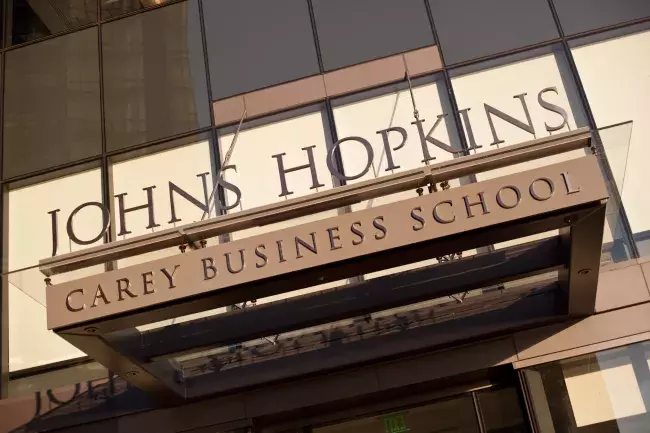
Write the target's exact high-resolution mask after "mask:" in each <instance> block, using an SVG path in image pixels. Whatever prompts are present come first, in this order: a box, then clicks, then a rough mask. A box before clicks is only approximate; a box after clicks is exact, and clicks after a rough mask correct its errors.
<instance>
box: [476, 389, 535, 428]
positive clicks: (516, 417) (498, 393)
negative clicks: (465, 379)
mask: <svg viewBox="0 0 650 433" xmlns="http://www.w3.org/2000/svg"><path fill="white" fill-rule="evenodd" d="M477 397H478V402H479V405H480V408H481V417H482V418H483V423H484V425H485V431H486V433H525V432H528V426H527V423H526V421H525V419H524V415H523V414H522V413H521V408H520V406H519V405H520V403H519V395H517V390H516V389H515V388H514V387H513V388H503V389H496V390H489V391H482V392H479V393H477Z"/></svg>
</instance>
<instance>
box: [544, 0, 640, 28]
mask: <svg viewBox="0 0 650 433" xmlns="http://www.w3.org/2000/svg"><path fill="white" fill-rule="evenodd" d="M553 3H555V9H556V10H557V14H558V16H559V18H560V23H561V24H562V29H563V30H564V33H565V34H566V35H572V34H575V33H581V32H585V31H588V30H594V29H598V28H601V27H607V26H611V25H614V24H619V23H624V22H626V21H632V20H634V19H638V18H644V17H647V16H650V2H648V1H647V0H599V1H598V6H597V7H594V1H593V0H553ZM587 11H588V12H587Z"/></svg>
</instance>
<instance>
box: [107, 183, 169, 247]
mask: <svg viewBox="0 0 650 433" xmlns="http://www.w3.org/2000/svg"><path fill="white" fill-rule="evenodd" d="M155 187H156V186H155V185H154V186H148V187H146V188H142V191H145V192H146V193H147V203H146V204H143V205H140V206H133V207H131V208H127V207H125V205H124V197H125V196H126V195H127V193H125V192H124V193H122V194H118V195H116V196H115V197H116V198H117V209H118V214H119V216H120V232H119V233H118V234H117V235H118V236H124V235H128V234H130V233H131V232H130V231H129V230H127V228H126V214H127V213H129V212H134V211H137V210H141V209H147V212H148V213H149V225H147V227H145V228H147V229H152V228H154V227H160V224H156V220H155V218H154V211H153V189H154V188H155Z"/></svg>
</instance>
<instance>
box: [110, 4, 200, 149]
mask: <svg viewBox="0 0 650 433" xmlns="http://www.w3.org/2000/svg"><path fill="white" fill-rule="evenodd" d="M161 29H164V31H161ZM102 50H103V55H104V86H105V92H104V101H105V110H106V145H107V148H108V150H109V151H110V150H116V149H122V148H125V147H128V146H132V145H136V144H140V143H144V142H148V141H152V140H158V139H161V138H166V137H170V136H173V135H176V134H182V133H185V132H189V131H193V130H196V129H199V128H202V127H206V126H209V125H210V112H209V106H208V90H207V84H206V74H205V62H204V58H203V47H202V43H201V31H200V25H199V15H198V4H197V2H196V1H189V2H184V3H180V4H177V5H171V6H167V7H164V8H160V9H156V10H154V11H150V12H146V13H143V14H139V15H136V16H133V17H129V18H124V19H121V20H117V21H114V22H111V23H108V24H105V25H104V26H102Z"/></svg>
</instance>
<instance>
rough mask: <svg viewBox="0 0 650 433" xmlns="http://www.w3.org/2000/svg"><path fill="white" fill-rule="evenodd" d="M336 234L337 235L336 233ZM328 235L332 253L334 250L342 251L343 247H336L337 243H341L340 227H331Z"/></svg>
mask: <svg viewBox="0 0 650 433" xmlns="http://www.w3.org/2000/svg"><path fill="white" fill-rule="evenodd" d="M334 232H336V233H334ZM327 234H328V235H329V238H330V251H334V250H340V249H341V248H343V245H336V243H335V241H340V240H341V237H340V236H339V228H338V227H330V228H328V229H327Z"/></svg>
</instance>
